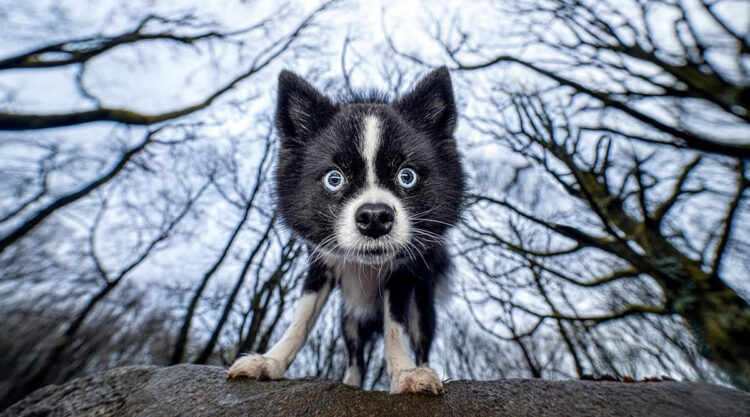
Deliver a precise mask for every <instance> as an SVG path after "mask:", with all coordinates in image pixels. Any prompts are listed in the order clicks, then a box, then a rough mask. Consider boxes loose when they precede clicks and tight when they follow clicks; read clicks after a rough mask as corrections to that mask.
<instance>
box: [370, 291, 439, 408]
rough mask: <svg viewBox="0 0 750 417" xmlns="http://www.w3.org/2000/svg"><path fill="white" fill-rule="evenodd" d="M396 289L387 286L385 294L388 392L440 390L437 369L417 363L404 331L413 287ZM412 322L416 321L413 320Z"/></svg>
mask: <svg viewBox="0 0 750 417" xmlns="http://www.w3.org/2000/svg"><path fill="white" fill-rule="evenodd" d="M392 279H393V278H392ZM399 290H400V291H391V290H389V289H386V290H385V294H384V301H385V305H384V308H383V324H384V326H383V333H384V335H385V360H386V366H387V369H388V376H389V377H390V380H391V393H392V394H401V393H405V392H412V393H422V394H428V393H430V394H440V393H442V392H443V383H442V382H441V381H440V378H438V376H437V373H435V371H434V370H433V369H432V368H429V367H428V366H427V365H422V366H419V367H417V366H416V365H415V364H414V361H413V360H412V358H411V355H410V353H411V352H410V348H409V336H408V333H407V317H408V314H407V311H408V310H407V309H408V304H409V302H410V301H411V297H412V296H413V289H412V291H404V288H400V289H399ZM413 325H418V324H417V323H413Z"/></svg>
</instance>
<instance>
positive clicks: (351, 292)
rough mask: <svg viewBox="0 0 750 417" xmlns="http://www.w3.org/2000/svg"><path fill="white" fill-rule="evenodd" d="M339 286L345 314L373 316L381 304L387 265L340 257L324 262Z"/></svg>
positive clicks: (360, 316) (387, 271)
mask: <svg viewBox="0 0 750 417" xmlns="http://www.w3.org/2000/svg"><path fill="white" fill-rule="evenodd" d="M326 264H327V265H328V267H329V268H331V271H332V272H333V274H334V276H335V279H336V282H337V283H338V284H339V286H341V298H342V300H343V302H344V309H345V311H346V313H347V314H349V315H352V316H354V317H356V318H358V319H367V318H372V317H374V316H375V315H376V314H377V313H378V312H379V311H381V309H382V306H383V284H384V282H385V278H386V277H387V275H388V273H389V270H388V268H387V267H377V266H370V265H362V264H357V263H353V262H343V261H342V260H340V259H337V260H329V261H328V262H326Z"/></svg>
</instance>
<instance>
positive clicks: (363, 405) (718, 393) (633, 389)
mask: <svg viewBox="0 0 750 417" xmlns="http://www.w3.org/2000/svg"><path fill="white" fill-rule="evenodd" d="M445 390H446V394H445V395H444V396H440V397H431V396H418V395H390V394H387V393H385V392H372V391H362V390H360V389H357V388H352V387H349V386H346V385H343V384H341V383H339V382H333V381H327V380H321V379H314V378H304V379H296V380H281V381H272V382H267V381H266V382H257V381H250V380H246V379H240V380H227V379H226V378H225V370H224V369H223V368H219V367H212V366H196V365H178V366H172V367H168V368H160V367H153V366H148V367H145V366H144V367H124V368H117V369H113V370H110V371H107V372H104V373H101V374H95V375H91V376H88V377H85V378H80V379H76V380H74V381H71V382H69V383H67V384H65V385H51V386H48V387H45V388H42V389H40V390H38V391H36V392H34V393H32V394H31V395H29V396H28V397H26V398H25V399H23V400H21V401H20V402H18V403H16V404H15V405H13V406H11V407H10V408H8V409H7V410H5V412H3V413H2V414H0V417H9V416H25V417H31V416H34V417H46V416H50V417H53V416H123V417H129V416H152V417H161V416H165V417H166V416H169V417H172V416H206V417H213V416H284V417H291V416H331V417H336V416H347V417H348V416H486V415H497V416H552V415H555V416H560V415H564V416H639V417H643V416H701V417H707V416H732V417H738V416H750V394H748V393H745V392H742V391H738V390H734V389H730V388H723V387H719V386H714V385H707V384H696V383H686V382H659V383H631V384H626V383H621V382H598V381H546V380H538V379H536V380H534V379H509V380H500V381H451V382H448V383H447V384H446V385H445Z"/></svg>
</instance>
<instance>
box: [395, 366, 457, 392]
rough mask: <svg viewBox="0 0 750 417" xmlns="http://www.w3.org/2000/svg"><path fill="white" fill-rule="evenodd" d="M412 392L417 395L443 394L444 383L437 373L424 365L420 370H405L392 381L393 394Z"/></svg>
mask: <svg viewBox="0 0 750 417" xmlns="http://www.w3.org/2000/svg"><path fill="white" fill-rule="evenodd" d="M405 392H411V393H415V394H434V395H438V394H442V393H444V392H445V390H443V383H442V381H440V378H438V376H437V373H435V371H434V370H432V369H431V368H429V367H427V366H425V365H423V366H420V367H418V368H411V369H404V370H403V371H401V372H399V373H398V374H396V375H395V378H394V379H393V380H392V381H391V394H402V393H405Z"/></svg>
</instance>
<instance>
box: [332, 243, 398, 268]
mask: <svg viewBox="0 0 750 417" xmlns="http://www.w3.org/2000/svg"><path fill="white" fill-rule="evenodd" d="M318 250H319V251H320V252H321V254H322V255H324V256H327V257H329V258H334V259H339V260H343V261H345V262H354V263H359V264H363V265H383V264H388V263H391V262H394V261H398V260H400V259H402V258H405V257H406V255H405V254H403V253H402V252H401V251H399V250H397V249H396V248H393V247H384V246H370V247H366V248H358V249H357V250H347V249H344V248H337V249H333V250H331V249H318Z"/></svg>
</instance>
